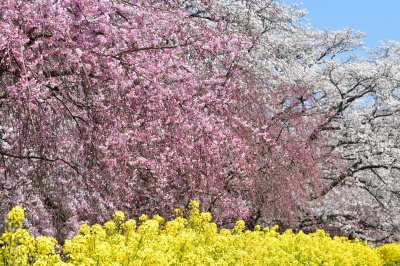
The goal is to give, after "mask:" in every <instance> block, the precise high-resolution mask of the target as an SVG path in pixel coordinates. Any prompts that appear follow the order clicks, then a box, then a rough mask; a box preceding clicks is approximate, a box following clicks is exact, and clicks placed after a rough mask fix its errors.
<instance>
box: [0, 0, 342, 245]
mask: <svg viewBox="0 0 400 266" xmlns="http://www.w3.org/2000/svg"><path fill="white" fill-rule="evenodd" d="M300 15H301V14H300V13H299V14H297V13H296V11H295V10H293V9H290V8H288V7H286V6H280V5H278V4H275V3H274V1H251V0H248V1H238V2H236V1H215V2H213V1H206V0H199V1H166V0H165V1H151V0H138V1H116V0H114V1H112V0H97V1H89V0H55V1H47V0H33V1H26V0H3V1H1V3H0V211H1V213H2V214H5V213H7V211H8V210H9V209H10V208H11V207H13V206H14V205H17V204H18V205H21V206H23V207H24V208H25V210H26V212H27V215H26V217H27V219H26V225H27V226H28V227H29V229H30V230H31V232H33V233H35V234H39V233H40V234H50V235H55V236H57V237H59V238H63V237H70V236H71V235H72V234H73V233H74V232H76V230H77V228H78V226H79V224H80V223H82V222H88V223H94V222H101V221H104V220H105V219H108V218H109V217H110V215H111V214H112V213H113V212H114V211H116V210H122V211H124V212H125V213H126V214H127V215H128V216H130V217H136V216H137V215H138V214H141V213H149V214H151V213H158V214H161V215H163V216H165V217H168V215H169V214H171V210H172V209H173V208H176V207H180V208H185V207H186V206H187V204H188V202H189V201H190V200H192V199H197V200H199V201H200V203H201V208H202V209H203V210H205V211H210V212H211V213H212V214H213V216H214V218H215V221H216V222H217V223H218V224H219V225H229V224H230V223H232V222H234V221H236V220H237V219H240V218H243V219H246V221H248V223H249V225H251V224H252V223H255V222H257V221H258V220H257V219H258V218H260V217H265V218H266V219H267V222H271V223H282V224H289V225H295V224H296V221H297V217H298V213H299V212H301V211H302V210H303V209H304V208H306V206H305V203H307V201H308V200H309V199H310V198H313V197H315V195H318V193H321V191H322V190H323V187H324V186H323V185H324V183H323V182H322V181H321V180H322V179H321V178H320V177H321V175H323V170H322V167H321V166H325V167H327V166H328V165H334V164H335V157H334V156H333V155H331V154H330V150H329V149H327V148H326V147H325V142H324V137H323V136H322V135H321V134H320V133H319V129H318V125H320V124H321V121H323V120H324V119H326V114H324V115H322V114H321V113H320V112H317V111H316V109H314V108H311V107H312V106H313V105H314V101H313V95H312V94H310V92H309V90H308V88H307V86H299V85H293V84H290V83H289V82H287V81H285V80H284V79H282V77H281V75H280V74H279V73H278V72H277V71H276V68H275V67H274V66H272V65H268V64H263V63H262V59H263V58H271V59H274V58H279V56H280V53H281V52H280V51H279V49H269V47H270V46H269V44H268V43H266V42H264V40H263V39H261V38H259V33H257V32H261V31H262V30H263V29H264V30H265V31H267V30H268V31H271V32H272V31H278V30H282V31H284V30H285V29H286V27H288V25H289V24H290V22H291V20H292V19H293V18H295V17H296V16H300ZM255 17H256V18H258V21H257V22H254V18H255ZM253 24H254V25H253ZM249 28H250V29H249ZM251 29H254V30H251ZM261 48H262V49H263V50H262V49H261ZM261 50H262V51H263V54H260V51H261ZM264 61H265V60H264Z"/></svg>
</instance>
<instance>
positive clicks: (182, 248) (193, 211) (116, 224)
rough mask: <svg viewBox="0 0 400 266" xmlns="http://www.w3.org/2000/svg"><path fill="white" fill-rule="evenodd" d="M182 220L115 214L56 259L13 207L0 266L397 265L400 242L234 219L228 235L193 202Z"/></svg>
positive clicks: (0, 244) (0, 242)
mask: <svg viewBox="0 0 400 266" xmlns="http://www.w3.org/2000/svg"><path fill="white" fill-rule="evenodd" d="M188 211H189V216H188V218H185V217H183V215H182V211H180V210H179V209H176V210H175V211H174V213H175V217H176V218H175V219H174V220H172V221H167V222H165V221H164V219H163V218H162V217H161V216H158V215H155V216H154V217H152V218H151V219H149V217H148V216H147V215H142V216H140V217H139V221H138V222H136V221H135V220H133V219H129V220H127V221H125V215H124V213H122V212H120V211H118V212H116V213H115V214H114V215H113V218H112V220H110V221H108V222H106V223H105V224H104V225H103V226H101V225H99V224H94V225H92V226H89V225H87V224H83V225H81V226H80V229H79V232H78V233H77V235H76V236H75V237H74V238H73V239H71V240H66V241H65V243H64V247H63V255H64V256H65V257H66V261H62V260H61V254H60V253H59V252H56V250H59V247H58V244H57V241H56V240H55V239H54V238H52V237H45V236H40V237H37V238H34V237H33V236H31V235H30V234H29V233H28V231H27V230H26V229H23V228H22V221H23V218H24V210H23V209H22V208H21V207H15V208H13V209H12V210H11V211H10V212H9V214H8V216H7V219H6V222H7V223H8V227H7V228H6V230H5V232H4V233H3V234H2V236H1V238H0V266H3V265H36V266H39V265H56V266H59V265H82V266H83V265H84V266H86V265H88V266H89V265H111V266H112V265H115V266H117V265H118V266H119V265H221V266H222V265H399V264H400V244H387V245H383V246H381V247H378V248H374V247H372V246H368V245H367V243H366V242H361V241H358V240H355V241H350V240H348V239H347V238H345V237H334V238H331V237H330V236H329V235H328V234H326V233H325V232H324V231H323V230H317V231H316V232H315V233H311V234H305V233H303V232H302V231H300V232H299V233H297V234H295V233H293V231H292V230H287V231H286V232H284V233H282V234H280V233H279V232H278V227H277V226H274V227H272V228H264V229H261V227H260V226H256V227H255V229H254V230H253V231H249V230H244V229H245V223H244V221H242V220H240V221H238V222H237V223H236V225H235V227H234V228H233V229H232V230H228V229H221V230H219V229H218V228H217V225H216V224H215V223H213V222H212V216H211V214H210V213H208V212H200V211H199V204H198V202H196V201H193V202H191V203H190V205H189V210H188Z"/></svg>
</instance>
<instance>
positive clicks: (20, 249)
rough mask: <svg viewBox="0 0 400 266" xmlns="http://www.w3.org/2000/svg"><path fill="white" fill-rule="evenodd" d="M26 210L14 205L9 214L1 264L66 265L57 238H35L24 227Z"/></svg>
mask: <svg viewBox="0 0 400 266" xmlns="http://www.w3.org/2000/svg"><path fill="white" fill-rule="evenodd" d="M23 219H24V210H23V209H22V207H20V206H17V207H14V208H13V209H12V210H11V211H10V212H9V213H8V215H7V219H6V222H7V224H8V226H7V228H6V229H5V232H4V233H3V234H2V236H1V238H0V266H11V265H21V266H24V265H34V266H45V265H55V266H58V265H64V263H63V262H62V260H61V257H60V255H59V254H57V253H56V252H55V250H56V249H58V248H59V247H58V245H57V240H55V239H54V238H52V237H45V236H40V237H38V238H36V239H35V238H34V237H33V236H31V235H30V234H29V232H28V231H27V230H26V229H23V228H22V221H23Z"/></svg>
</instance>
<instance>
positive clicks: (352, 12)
mask: <svg viewBox="0 0 400 266" xmlns="http://www.w3.org/2000/svg"><path fill="white" fill-rule="evenodd" d="M283 1H284V3H285V4H288V5H290V4H293V3H303V5H302V7H301V9H307V10H308V16H307V18H308V19H310V21H309V23H310V24H311V25H312V26H313V27H315V28H318V29H324V28H329V29H335V30H338V29H342V28H344V27H346V26H349V27H352V28H354V29H355V30H360V31H363V32H365V33H366V34H367V36H366V37H365V38H364V42H365V46H366V47H368V48H374V47H376V46H378V45H379V41H381V40H395V41H400V0H283Z"/></svg>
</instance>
